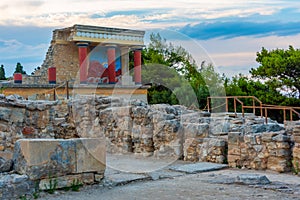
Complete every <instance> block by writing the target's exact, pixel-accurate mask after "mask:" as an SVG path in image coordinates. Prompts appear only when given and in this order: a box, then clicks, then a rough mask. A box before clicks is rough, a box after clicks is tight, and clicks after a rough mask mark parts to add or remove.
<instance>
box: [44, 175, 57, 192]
mask: <svg viewBox="0 0 300 200" xmlns="http://www.w3.org/2000/svg"><path fill="white" fill-rule="evenodd" d="M57 184H58V182H57V179H56V178H54V179H53V178H52V177H51V176H49V188H48V186H47V185H46V184H44V186H45V188H46V191H47V192H48V193H49V194H54V192H55V190H56V189H57Z"/></svg>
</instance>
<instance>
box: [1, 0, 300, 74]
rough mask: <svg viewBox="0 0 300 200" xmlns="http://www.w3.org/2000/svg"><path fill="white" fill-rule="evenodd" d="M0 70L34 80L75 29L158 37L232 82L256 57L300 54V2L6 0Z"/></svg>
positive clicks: (249, 0)
mask: <svg viewBox="0 0 300 200" xmlns="http://www.w3.org/2000/svg"><path fill="white" fill-rule="evenodd" d="M0 10H1V14H0V64H3V65H4V67H5V70H6V75H7V76H11V75H12V73H13V71H14V69H15V66H16V63H17V62H21V64H22V65H23V66H24V70H25V71H26V72H27V73H29V74H30V73H31V72H32V71H33V70H34V68H36V67H38V66H40V65H41V64H42V63H43V60H44V59H45V54H46V52H47V49H48V47H49V44H50V42H51V37H52V31H53V30H54V29H56V28H64V27H69V26H72V25H74V24H85V25H96V26H107V27H117V28H130V29H138V30H145V31H146V35H145V42H146V43H147V42H148V41H149V35H150V33H152V32H158V33H160V34H161V35H162V36H163V37H165V38H166V39H167V41H170V42H172V43H174V44H176V45H180V46H183V47H184V48H186V49H187V50H188V51H189V52H190V53H191V54H192V56H193V57H194V59H195V60H196V61H197V63H201V62H202V61H203V60H205V61H206V62H207V63H213V64H214V66H215V67H216V68H217V69H218V71H219V73H225V74H226V75H227V76H228V77H232V76H234V75H237V74H239V73H242V74H248V73H249V70H250V69H251V68H253V67H257V66H258V63H257V62H256V61H255V58H256V52H259V51H260V50H261V48H262V47H265V48H267V49H275V48H283V49H287V48H288V46H289V45H292V46H294V47H295V48H297V49H298V48H300V47H299V46H300V3H298V1H295V0H272V1H270V0H260V1H258V0H247V1H246V0H230V1H229V0H214V1H211V0H185V1H182V0H181V1H178V0H164V1H163V0H160V1H157V0H151V1H148V0H144V1H140V0H137V1H127V0H109V1H108V0H106V1H103V0H88V1H87V0H51V1H49V0H1V2H0Z"/></svg>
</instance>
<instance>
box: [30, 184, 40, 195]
mask: <svg viewBox="0 0 300 200" xmlns="http://www.w3.org/2000/svg"><path fill="white" fill-rule="evenodd" d="M32 196H33V198H34V199H38V198H39V197H40V189H39V182H38V181H36V182H35V184H34V193H33V194H32Z"/></svg>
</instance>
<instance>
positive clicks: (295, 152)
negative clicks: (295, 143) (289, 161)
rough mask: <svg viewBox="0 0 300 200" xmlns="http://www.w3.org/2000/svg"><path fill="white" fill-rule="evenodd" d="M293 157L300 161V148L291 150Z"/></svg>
mask: <svg viewBox="0 0 300 200" xmlns="http://www.w3.org/2000/svg"><path fill="white" fill-rule="evenodd" d="M293 157H294V158H298V159H300V148H299V147H294V148H293Z"/></svg>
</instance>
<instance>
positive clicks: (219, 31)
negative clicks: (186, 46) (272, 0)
mask: <svg viewBox="0 0 300 200" xmlns="http://www.w3.org/2000/svg"><path fill="white" fill-rule="evenodd" d="M299 23H300V22H287V23H284V22H278V21H272V22H264V23H259V22H240V21H232V22H211V23H199V24H196V25H187V26H185V27H183V28H180V29H179V30H178V31H179V32H181V33H183V34H186V35H188V36H189V37H192V38H197V39H201V40H206V39H212V38H222V39H228V38H234V37H240V36H253V37H263V36H270V35H276V36H287V35H296V34H298V33H299V32H300V26H299Z"/></svg>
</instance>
